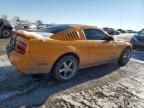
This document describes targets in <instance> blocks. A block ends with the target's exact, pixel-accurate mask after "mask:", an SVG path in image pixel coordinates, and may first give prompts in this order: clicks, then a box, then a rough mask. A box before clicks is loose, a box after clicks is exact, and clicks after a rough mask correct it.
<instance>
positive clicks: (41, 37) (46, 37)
mask: <svg viewBox="0 0 144 108" xmlns="http://www.w3.org/2000/svg"><path fill="white" fill-rule="evenodd" d="M18 32H19V33H22V34H25V35H31V36H33V37H35V38H37V39H39V40H49V39H50V38H49V37H50V36H52V35H53V33H48V32H47V33H46V32H27V31H24V30H18Z"/></svg>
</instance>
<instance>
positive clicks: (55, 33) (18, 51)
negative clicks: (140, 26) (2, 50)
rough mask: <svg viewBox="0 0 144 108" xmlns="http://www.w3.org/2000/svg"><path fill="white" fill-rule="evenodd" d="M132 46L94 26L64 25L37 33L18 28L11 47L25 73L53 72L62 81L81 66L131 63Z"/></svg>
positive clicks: (12, 56) (10, 52) (10, 53)
mask: <svg viewBox="0 0 144 108" xmlns="http://www.w3.org/2000/svg"><path fill="white" fill-rule="evenodd" d="M131 48H132V45H131V44H130V43H128V42H125V41H123V40H120V39H116V38H113V37H111V36H109V35H108V34H107V33H106V32H104V31H103V30H101V29H99V28H98V27H94V26H86V25H75V24H73V25H72V24H69V25H68V24H60V25H52V26H49V27H46V28H41V29H39V30H37V31H35V32H27V31H15V32H14V35H13V36H12V37H11V40H10V43H9V44H8V46H7V54H8V57H9V59H10V61H11V63H12V64H13V65H15V67H16V68H17V69H18V70H19V71H20V72H21V73H23V74H32V75H35V74H46V75H48V74H51V75H53V76H54V78H56V79H57V80H59V81H67V80H69V79H71V78H73V77H74V76H75V75H76V73H77V71H78V69H82V68H86V67H89V66H94V65H100V64H106V63H110V62H117V63H118V64H119V65H120V66H124V65H126V64H127V63H128V61H129V59H130V57H131Z"/></svg>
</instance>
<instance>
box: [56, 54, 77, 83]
mask: <svg viewBox="0 0 144 108" xmlns="http://www.w3.org/2000/svg"><path fill="white" fill-rule="evenodd" d="M71 63H72V64H71ZM64 64H66V65H65V66H64ZM70 64H71V65H70ZM78 65H79V62H78V60H77V59H76V58H75V57H74V56H71V55H67V56H63V57H61V58H60V59H59V60H58V62H57V63H56V64H55V66H54V69H53V76H54V78H55V79H56V80H58V81H67V80H70V79H72V78H73V77H74V76H75V75H76V73H77V71H78ZM66 66H67V68H66ZM68 67H69V68H68ZM62 68H63V69H62ZM70 68H71V69H70ZM66 75H67V76H66Z"/></svg>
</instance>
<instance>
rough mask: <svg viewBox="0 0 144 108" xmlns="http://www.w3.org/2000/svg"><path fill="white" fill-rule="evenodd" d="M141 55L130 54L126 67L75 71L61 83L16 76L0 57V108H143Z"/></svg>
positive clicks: (142, 66)
mask: <svg viewBox="0 0 144 108" xmlns="http://www.w3.org/2000/svg"><path fill="white" fill-rule="evenodd" d="M143 80H144V52H139V51H133V53H132V59H131V60H130V62H129V63H128V65H126V66H124V67H119V66H118V65H117V64H115V63H112V64H106V65H101V66H95V67H91V68H87V69H83V70H79V73H78V75H77V76H76V77H75V78H74V79H72V80H70V81H68V82H64V83H59V82H56V81H55V80H53V79H33V78H32V77H31V76H29V75H22V74H20V73H19V72H18V71H17V70H16V69H15V68H14V67H13V66H11V64H10V63H9V62H8V59H7V57H6V56H0V108H19V107H22V108H31V107H41V108H45V107H49V108H55V107H58V108H61V107H66V108H67V107H68V108H71V107H77V108H84V107H86V108H94V107H95V108H103V107H104V108H144V83H143Z"/></svg>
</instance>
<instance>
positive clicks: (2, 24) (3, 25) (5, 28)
mask: <svg viewBox="0 0 144 108" xmlns="http://www.w3.org/2000/svg"><path fill="white" fill-rule="evenodd" d="M12 29H13V27H12V26H11V24H10V23H9V22H8V21H7V20H5V19H0V38H8V37H10V36H11V35H12Z"/></svg>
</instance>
